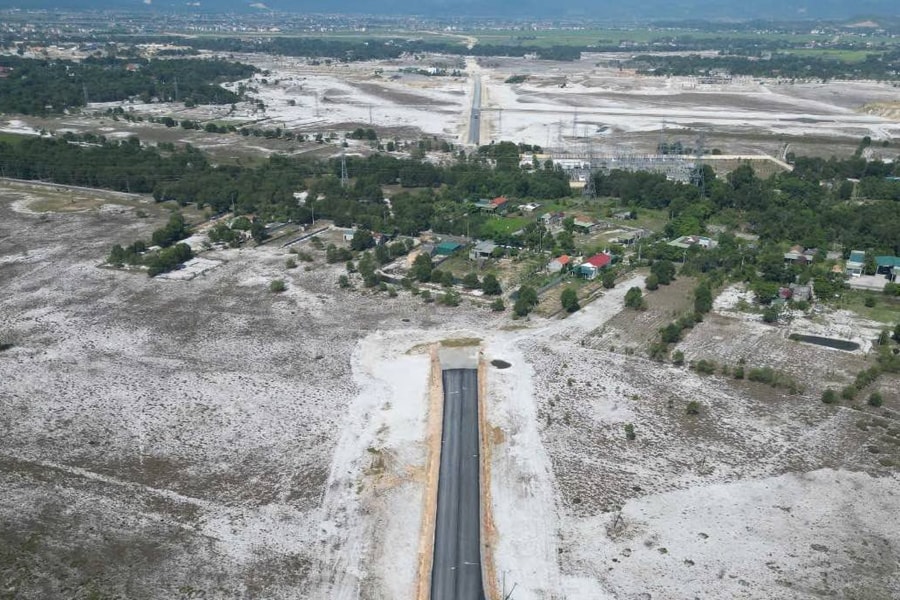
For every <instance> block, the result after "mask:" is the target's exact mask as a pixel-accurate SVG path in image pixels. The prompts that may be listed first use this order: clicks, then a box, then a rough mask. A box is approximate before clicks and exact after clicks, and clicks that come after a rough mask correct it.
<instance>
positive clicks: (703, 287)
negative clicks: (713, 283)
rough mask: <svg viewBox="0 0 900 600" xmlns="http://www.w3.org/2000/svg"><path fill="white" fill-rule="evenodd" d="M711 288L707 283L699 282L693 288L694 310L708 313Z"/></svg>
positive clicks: (710, 306)
mask: <svg viewBox="0 0 900 600" xmlns="http://www.w3.org/2000/svg"><path fill="white" fill-rule="evenodd" d="M712 302H713V299H712V290H710V289H709V284H707V283H701V284H700V285H698V286H697V287H696V288H695V289H694V312H697V313H701V314H702V313H708V312H709V311H711V310H712Z"/></svg>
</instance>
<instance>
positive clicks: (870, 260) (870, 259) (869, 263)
mask: <svg viewBox="0 0 900 600" xmlns="http://www.w3.org/2000/svg"><path fill="white" fill-rule="evenodd" d="M877 271H878V263H877V262H875V256H874V255H873V254H872V253H871V252H866V258H865V259H864V262H863V273H865V274H866V275H874V274H875V273H876V272H877Z"/></svg>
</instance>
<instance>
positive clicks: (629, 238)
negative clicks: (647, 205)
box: [610, 229, 647, 246]
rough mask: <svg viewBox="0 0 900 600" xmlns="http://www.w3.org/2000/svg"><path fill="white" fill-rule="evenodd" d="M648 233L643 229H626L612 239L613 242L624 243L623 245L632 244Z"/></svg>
mask: <svg viewBox="0 0 900 600" xmlns="http://www.w3.org/2000/svg"><path fill="white" fill-rule="evenodd" d="M645 235H647V232H646V231H644V230H643V229H633V230H631V231H626V232H625V233H623V234H621V235H620V236H618V237H616V238H615V239H612V240H610V242H611V243H613V244H622V245H623V246H631V245H633V244H634V243H635V242H636V241H638V240H639V239H641V238H643V237H644V236H645Z"/></svg>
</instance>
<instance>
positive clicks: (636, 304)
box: [625, 286, 644, 310]
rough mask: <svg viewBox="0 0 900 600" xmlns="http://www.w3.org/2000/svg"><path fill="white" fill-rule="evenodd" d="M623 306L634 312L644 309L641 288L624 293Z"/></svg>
mask: <svg viewBox="0 0 900 600" xmlns="http://www.w3.org/2000/svg"><path fill="white" fill-rule="evenodd" d="M625 306H627V307H628V308H633V309H635V310H640V309H642V308H644V295H643V294H642V293H641V288H639V287H637V286H635V287H632V288H630V289H629V290H628V291H627V292H626V293H625Z"/></svg>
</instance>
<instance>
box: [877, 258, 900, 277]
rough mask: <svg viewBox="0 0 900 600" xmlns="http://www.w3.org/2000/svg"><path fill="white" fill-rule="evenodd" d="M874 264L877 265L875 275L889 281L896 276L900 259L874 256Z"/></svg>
mask: <svg viewBox="0 0 900 600" xmlns="http://www.w3.org/2000/svg"><path fill="white" fill-rule="evenodd" d="M875 264H876V265H877V269H876V271H875V273H876V274H877V275H885V276H887V277H888V279H890V278H892V277H893V276H894V275H895V274H896V271H897V268H898V267H900V257H898V256H876V257H875Z"/></svg>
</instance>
